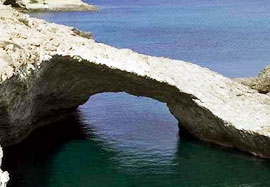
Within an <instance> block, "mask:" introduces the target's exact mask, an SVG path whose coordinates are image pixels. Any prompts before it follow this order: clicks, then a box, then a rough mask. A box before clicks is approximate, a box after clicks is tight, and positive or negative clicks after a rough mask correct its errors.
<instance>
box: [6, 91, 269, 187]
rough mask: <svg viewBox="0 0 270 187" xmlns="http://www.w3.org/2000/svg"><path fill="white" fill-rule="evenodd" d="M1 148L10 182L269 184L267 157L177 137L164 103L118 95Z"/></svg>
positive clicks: (111, 186) (17, 186)
mask: <svg viewBox="0 0 270 187" xmlns="http://www.w3.org/2000/svg"><path fill="white" fill-rule="evenodd" d="M180 134H181V133H180ZM5 151H6V155H5V160H4V168H5V169H7V170H8V171H10V173H11V177H12V179H11V183H10V186H13V187H174V186H179V187H195V186H205V187H212V186H213V187H214V186H217V187H220V186H224V187H225V186H226V187H232V186H237V187H251V186H252V187H253V186H254V187H255V186H264V187H267V186H270V181H269V177H270V163H269V161H266V160H261V159H257V158H255V157H252V156H250V155H248V154H244V153H242V152H239V151H236V150H232V149H226V148H221V147H219V146H215V145H212V144H207V143H203V142H200V141H198V140H195V139H192V138H190V137H186V136H182V135H181V138H180V136H179V130H178V124H177V121H176V120H175V119H174V118H173V116H172V115H171V114H170V113H169V111H168V109H167V107H166V105H165V104H163V103H160V102H157V101H155V100H152V99H148V98H144V97H135V96H131V95H128V94H125V93H105V94H99V95H95V96H93V97H92V98H91V99H90V100H89V102H88V103H86V104H85V105H83V106H81V107H80V108H79V110H78V111H77V112H76V113H74V115H73V116H70V118H69V119H66V120H63V121H61V122H57V123H55V124H51V125H49V126H48V127H45V128H42V129H40V130H38V131H36V133H34V134H33V135H32V136H31V137H30V138H29V139H27V140H26V141H25V142H23V143H22V144H20V145H17V146H15V147H11V148H9V149H7V150H5Z"/></svg>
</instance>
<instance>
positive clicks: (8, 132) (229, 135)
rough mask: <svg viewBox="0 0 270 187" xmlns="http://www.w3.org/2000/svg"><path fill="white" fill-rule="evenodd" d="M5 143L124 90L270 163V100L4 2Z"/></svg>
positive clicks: (1, 89) (1, 129) (0, 49)
mask: <svg viewBox="0 0 270 187" xmlns="http://www.w3.org/2000/svg"><path fill="white" fill-rule="evenodd" d="M0 10H1V11H0V16H1V17H2V18H4V19H0V30H1V35H0V138H1V139H0V141H1V144H2V145H4V146H6V145H10V144H14V143H17V142H19V141H20V140H22V139H23V138H24V137H26V136H27V135H28V134H29V133H30V132H31V131H32V130H33V129H35V128H37V127H39V126H41V125H45V124H48V123H50V122H52V121H55V120H58V119H61V118H64V117H65V116H66V115H69V111H73V110H74V109H76V107H77V106H78V105H80V104H82V103H84V102H86V101H87V99H88V97H89V96H91V95H93V94H96V93H100V92H118V91H125V92H128V93H131V94H133V95H141V96H146V97H151V98H154V99H157V100H159V101H161V102H165V103H167V105H168V107H169V109H170V111H171V113H172V114H173V115H174V116H175V117H176V118H177V119H178V120H179V121H180V124H181V129H182V130H183V129H185V130H187V131H188V132H190V133H191V134H193V135H194V136H196V137H198V138H200V139H202V140H205V141H210V142H214V143H217V144H220V145H224V146H231V147H237V148H239V149H241V150H244V151H248V152H250V153H253V154H255V155H258V156H261V157H267V158H270V149H269V146H270V99H269V96H266V95H265V94H260V93H258V92H257V91H256V90H252V89H251V88H249V87H247V86H244V85H242V84H240V83H238V82H236V81H233V80H231V79H229V78H226V77H224V76H222V75H220V74H218V73H215V72H213V71H210V70H209V69H206V68H202V67H200V66H197V65H195V64H192V63H187V62H183V61H178V60H171V59H166V58H159V57H151V56H147V55H142V54H138V53H136V52H133V51H131V50H128V49H116V48H113V47H110V46H107V45H105V44H100V43H97V42H95V41H94V40H92V39H89V37H87V38H85V36H84V35H82V34H80V32H78V31H76V30H74V29H72V28H70V27H66V26H61V25H56V24H50V23H47V22H45V21H42V20H38V19H33V18H29V16H27V15H25V14H21V13H18V12H16V11H15V10H13V9H12V8H10V7H6V6H3V5H0Z"/></svg>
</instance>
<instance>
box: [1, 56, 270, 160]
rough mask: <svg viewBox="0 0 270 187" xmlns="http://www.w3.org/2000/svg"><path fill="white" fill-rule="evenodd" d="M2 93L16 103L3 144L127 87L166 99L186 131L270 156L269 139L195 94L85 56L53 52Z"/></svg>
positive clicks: (3, 129)
mask: <svg viewBox="0 0 270 187" xmlns="http://www.w3.org/2000/svg"><path fill="white" fill-rule="evenodd" d="M0 91H1V93H3V92H7V93H6V94H7V95H9V96H10V103H12V105H10V106H7V108H5V110H4V111H6V113H3V112H1V113H0V114H1V120H2V123H1V134H0V136H1V138H2V139H1V141H2V144H3V145H9V144H13V143H16V142H18V141H20V140H21V139H22V138H24V137H26V136H27V135H28V134H29V133H30V132H31V131H32V130H33V129H35V128H37V127H39V126H42V125H45V124H47V123H50V122H53V121H56V120H58V119H61V118H63V117H65V116H66V115H69V111H73V110H74V109H75V108H76V107H77V106H79V105H81V104H83V103H84V102H86V101H87V100H88V98H89V97H90V96H91V95H94V94H97V93H102V92H122V91H124V92H127V93H130V94H132V95H137V96H145V97H150V98H153V99H156V100H158V101H161V102H165V103H167V105H168V108H169V110H170V111H171V113H172V114H173V115H174V116H175V117H176V119H178V120H179V124H180V126H181V127H180V128H181V130H186V131H188V132H189V133H191V134H192V135H194V136H196V137H198V138H200V139H202V140H205V141H210V142H214V143H217V144H220V145H224V146H231V147H237V148H240V149H242V150H245V151H249V152H251V153H254V154H260V155H261V156H263V157H268V156H269V151H268V149H267V147H268V144H267V142H269V138H268V137H266V136H262V135H259V134H257V133H254V132H249V131H245V130H239V129H237V128H235V127H234V126H233V125H230V124H226V123H227V122H226V121H224V120H222V119H220V118H219V117H218V116H216V115H214V114H213V113H212V112H211V111H210V110H209V109H207V108H206V107H204V106H200V105H199V104H198V103H196V101H197V100H198V98H196V97H195V96H194V95H191V94H188V93H185V92H181V91H179V89H178V88H177V87H175V86H171V85H169V84H167V83H165V82H160V81H157V80H154V79H151V78H149V77H143V76H139V75H136V74H135V73H129V72H126V71H121V70H119V69H113V68H110V67H108V66H106V65H102V64H95V63H90V62H88V61H86V60H81V59H80V60H79V59H77V58H71V57H62V56H54V57H53V58H52V59H51V60H50V61H48V62H44V63H43V64H42V66H41V68H40V69H39V70H36V71H34V72H33V73H32V75H31V76H30V77H29V78H28V80H27V81H23V80H21V79H20V78H19V77H18V76H15V77H13V78H11V79H9V80H7V81H5V82H4V83H3V85H2V87H1V88H0ZM206 94H207V93H206ZM12 96H13V97H12ZM14 105H15V106H14ZM2 106H3V105H2ZM224 107H226V105H225V106H224ZM11 110H13V112H10V111H11ZM2 111H3V110H2ZM4 123H6V125H3V124H4ZM262 142H264V144H262ZM258 145H261V146H258Z"/></svg>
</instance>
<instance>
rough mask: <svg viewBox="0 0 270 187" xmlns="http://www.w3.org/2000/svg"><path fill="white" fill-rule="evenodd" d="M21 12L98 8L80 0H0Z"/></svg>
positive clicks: (91, 9)
mask: <svg viewBox="0 0 270 187" xmlns="http://www.w3.org/2000/svg"><path fill="white" fill-rule="evenodd" d="M1 2H2V3H3V4H4V5H11V6H13V7H14V8H17V9H18V10H20V11H23V12H53V11H96V10H98V9H99V8H98V7H95V6H93V5H89V4H87V3H84V2H83V1H81V0H65V1H63V0H0V3H1Z"/></svg>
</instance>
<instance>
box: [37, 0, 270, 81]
mask: <svg viewBox="0 0 270 187" xmlns="http://www.w3.org/2000/svg"><path fill="white" fill-rule="evenodd" d="M89 3H92V4H94V5H97V6H99V7H101V8H102V9H101V11H99V12H94V13H89V12H72V13H70V12H68V13H59V12H58V13H41V14H33V16H35V17H40V18H44V19H46V20H48V21H52V22H56V23H61V24H66V25H70V26H74V27H78V28H80V29H82V30H86V31H91V32H92V33H93V34H94V37H95V39H96V40H97V41H99V42H103V43H106V44H110V45H113V46H116V47H119V48H131V49H133V50H135V51H138V52H140V53H144V54H150V55H155V56H165V57H170V58H174V59H180V60H185V61H190V62H194V63H197V64H199V65H201V66H204V67H208V68H210V69H213V70H215V71H218V72H220V73H222V74H224V75H226V76H230V77H240V76H255V75H257V74H258V73H259V72H260V71H261V70H262V69H263V68H264V67H265V66H266V65H269V64H270V35H269V33H270V19H269V17H270V1H269V0H260V1H258V0H89Z"/></svg>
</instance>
